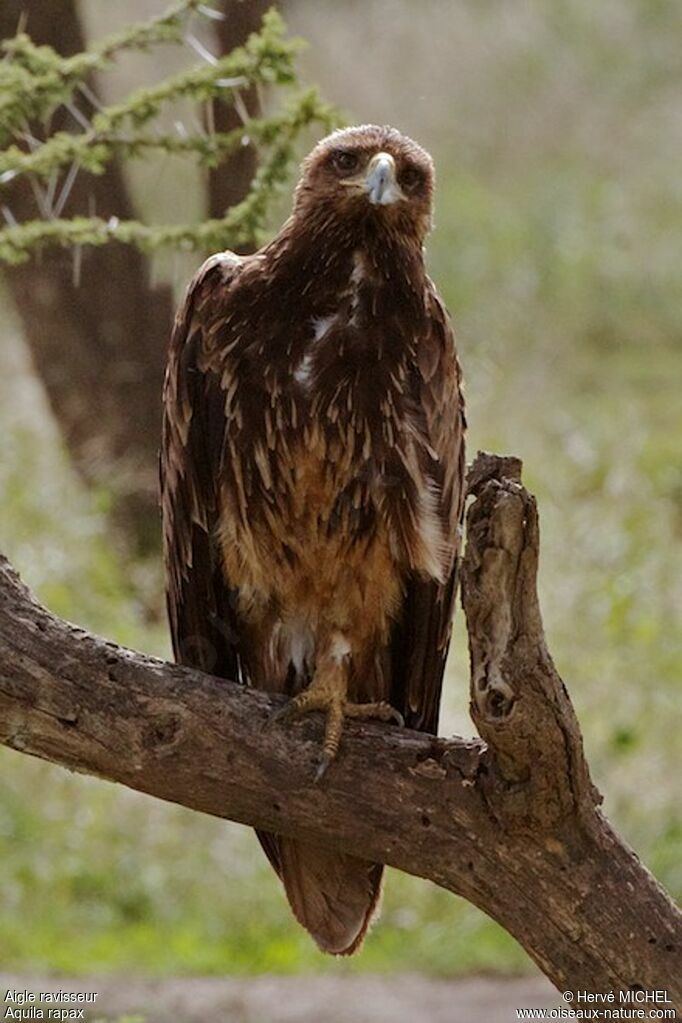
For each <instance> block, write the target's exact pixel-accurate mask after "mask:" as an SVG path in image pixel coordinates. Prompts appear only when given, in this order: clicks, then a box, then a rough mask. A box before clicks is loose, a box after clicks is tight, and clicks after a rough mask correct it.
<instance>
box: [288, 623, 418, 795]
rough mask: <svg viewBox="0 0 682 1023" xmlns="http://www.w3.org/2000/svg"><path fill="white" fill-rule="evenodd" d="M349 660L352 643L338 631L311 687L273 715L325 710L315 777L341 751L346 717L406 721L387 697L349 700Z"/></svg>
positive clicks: (291, 714)
mask: <svg viewBox="0 0 682 1023" xmlns="http://www.w3.org/2000/svg"><path fill="white" fill-rule="evenodd" d="M350 664H351V657H350V647H349V645H348V643H347V642H346V640H345V639H344V637H343V636H341V635H339V634H338V633H337V634H336V635H335V636H333V637H332V639H331V642H330V643H329V644H328V645H327V646H326V649H325V650H324V652H323V653H322V655H321V656H320V657H318V660H317V665H316V667H315V673H314V675H313V679H312V682H311V683H310V685H309V686H308V688H307V689H304V690H303V692H301V693H298V695H297V696H294V697H293V699H291V700H290V701H289V703H288V704H287V705H286V706H285V707H283V708H282V710H280V711H278V712H277V714H275V716H274V720H276V721H286V720H291V719H292V718H294V717H298V715H299V714H306V713H308V711H311V710H321V711H323V712H324V713H325V714H326V722H325V731H324V743H323V746H322V756H321V757H320V763H319V767H318V769H317V773H316V775H315V780H316V781H319V779H320V778H321V777H322V776H323V775H324V773H325V772H326V770H327V768H328V767H329V765H330V764H331V762H332V761H333V760H334V758H335V757H336V754H337V753H338V751H339V744H340V742H341V734H342V732H343V720H344V717H353V718H376V719H378V720H380V721H393V722H394V723H395V724H398V725H401V726H402V725H403V724H404V721H403V717H402V714H401V713H400V711H398V710H396V709H395V707H392V706H391V705H390V704H389V703H386V702H385V701H378V702H375V703H351V702H350V701H349V700H348V698H347V697H348V682H349V677H350Z"/></svg>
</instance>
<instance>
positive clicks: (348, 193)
mask: <svg viewBox="0 0 682 1023" xmlns="http://www.w3.org/2000/svg"><path fill="white" fill-rule="evenodd" d="M433 187H434V169H433V160H432V159H431V157H430V156H429V154H428V153H427V152H426V150H425V149H422V147H421V146H419V145H417V143H416V142H413V141H412V139H410V138H408V137H407V136H406V135H402V134H401V133H400V132H399V131H396V129H395V128H389V127H386V126H384V127H379V126H377V125H374V124H365V125H361V126H360V127H357V128H344V129H342V130H340V131H335V132H333V134H331V135H328V136H327V138H324V139H322V141H321V142H319V143H318V144H317V145H316V146H315V148H314V149H313V151H312V152H311V153H310V154H309V156H308V157H307V158H306V160H305V161H304V163H303V173H302V175H301V180H300V181H299V184H298V187H297V189H296V197H295V203H294V215H295V216H296V217H297V218H300V217H303V218H306V219H307V218H308V217H313V218H314V219H315V220H316V221H317V222H318V223H320V222H323V223H326V224H327V225H328V226H330V227H332V226H338V225H340V224H343V226H344V227H345V229H346V230H349V229H353V228H357V229H361V228H363V227H369V228H370V229H374V230H375V231H376V232H377V233H378V234H379V235H380V234H381V233H382V229H388V230H390V231H399V232H400V233H401V234H402V235H404V236H405V235H406V236H408V237H410V238H412V239H414V240H415V241H418V242H419V243H421V242H422V241H423V239H424V236H425V235H426V233H427V231H428V230H429V228H430V226H431V206H432V199H433Z"/></svg>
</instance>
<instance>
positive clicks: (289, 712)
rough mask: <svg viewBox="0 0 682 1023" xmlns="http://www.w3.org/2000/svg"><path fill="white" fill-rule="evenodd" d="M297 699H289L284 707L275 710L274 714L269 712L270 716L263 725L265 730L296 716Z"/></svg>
mask: <svg viewBox="0 0 682 1023" xmlns="http://www.w3.org/2000/svg"><path fill="white" fill-rule="evenodd" d="M296 710H297V708H296V701H295V700H287V702H286V703H285V704H284V706H283V707H280V708H279V709H278V710H276V711H273V713H272V714H268V717H267V719H266V721H265V724H264V725H263V731H266V730H267V729H269V728H272V727H273V725H281V724H283V723H285V722H287V721H291V720H293V718H294V717H295V716H296Z"/></svg>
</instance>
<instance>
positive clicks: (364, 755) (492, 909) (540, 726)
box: [0, 456, 682, 1005]
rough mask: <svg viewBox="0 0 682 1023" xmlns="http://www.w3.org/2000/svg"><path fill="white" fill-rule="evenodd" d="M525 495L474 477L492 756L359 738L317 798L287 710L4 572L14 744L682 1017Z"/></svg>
mask: <svg viewBox="0 0 682 1023" xmlns="http://www.w3.org/2000/svg"><path fill="white" fill-rule="evenodd" d="M519 479H520V463H518V461H517V460H509V459H499V458H496V457H495V456H479V458H478V459H477V461H476V463H475V464H474V467H473V469H472V471H471V473H470V488H471V492H472V493H473V495H474V501H473V503H472V505H471V508H470V510H469V516H468V542H467V551H466V556H465V559H464V564H463V573H462V574H463V603H464V607H465V612H466V617H467V625H468V630H469V638H470V649H471V660H472V711H473V716H474V719H475V720H476V722H477V724H478V726H479V728H480V730H481V733H482V734H483V736H484V737H485V739H486V742H487V745H486V744H485V743H484V742H483V741H481V740H479V739H475V740H470V741H467V740H464V739H452V740H444V739H437V738H434V737H430V736H426V735H423V734H419V733H415V732H408V731H399V730H397V729H394V728H388V727H382V726H379V725H369V724H359V723H358V722H352V721H349V722H348V724H347V727H346V731H345V733H344V745H343V749H342V752H341V755H340V757H339V760H338V761H337V762H336V763H335V764H334V765H333V767H332V769H331V770H330V771H329V773H328V775H327V776H326V778H325V781H324V783H323V784H321V785H314V784H313V783H312V778H313V774H314V759H315V756H316V755H317V753H318V752H319V743H320V741H321V729H320V724H319V722H317V721H314V720H305V721H302V722H299V723H296V724H294V725H291V726H287V727H279V726H271V727H265V726H266V723H267V722H268V718H269V715H270V714H271V713H272V711H273V710H274V709H275V708H276V707H277V706H278V705H279V704H280V702H281V698H279V697H276V696H269V695H268V694H265V693H259V692H255V691H252V690H248V689H244V688H242V687H240V686H238V685H236V684H235V683H232V682H227V681H224V680H220V679H215V678H211V677H208V676H205V675H202V674H201V673H199V672H196V671H191V670H188V669H186V668H182V667H178V666H174V665H170V664H164V663H162V662H160V661H157V660H154V659H152V658H148V657H144V656H142V655H140V654H136V653H133V652H131V651H128V650H123V649H121V648H119V647H117V646H116V645H115V644H113V643H108V642H106V641H104V640H102V639H99V638H98V637H96V636H92V635H90V634H88V633H87V632H85V631H84V630H82V629H78V628H75V627H74V626H72V625H69V624H67V623H65V622H63V621H61V620H59V619H58V618H56V617H54V616H53V615H51V614H50V613H49V612H48V611H46V610H45V609H44V608H42V607H40V605H39V604H37V603H36V601H35V600H34V599H33V598H32V597H31V596H30V594H29V593H28V591H27V590H26V589H25V587H23V585H22V584H21V583H20V581H19V579H18V578H17V576H16V575H15V574H14V572H13V571H12V569H11V568H10V566H9V564H8V563H7V562H6V561H1V562H0V742H3V743H4V744H5V745H7V746H10V747H12V748H13V749H16V750H21V751H23V752H25V753H29V754H32V755H33V756H38V757H41V758H43V759H46V760H49V761H52V762H54V763H57V764H62V765H63V766H65V767H68V768H71V769H73V770H77V771H84V772H86V773H90V774H95V775H98V776H100V777H102V778H107V779H109V780H112V781H117V782H121V783H123V784H125V785H128V786H130V787H131V788H134V789H137V790H139V791H141V792H147V793H149V794H151V795H154V796H157V797H159V798H161V799H166V800H170V801H172V802H176V803H180V804H182V805H184V806H187V807H190V808H192V809H195V810H199V811H202V812H204V813H210V814H213V815H215V816H218V817H224V818H229V819H231V820H236V821H240V822H242V823H244V824H250V825H254V826H257V827H259V828H263V829H265V830H269V831H275V832H280V833H282V834H286V835H294V836H296V837H297V838H301V839H310V840H314V841H318V842H323V843H325V844H328V845H330V846H333V847H334V848H337V849H339V850H343V851H345V852H349V853H354V854H356V855H360V856H363V857H365V858H367V859H374V860H380V861H383V862H385V863H388V864H390V865H391V866H394V867H397V868H399V869H401V870H405V871H408V872H409V873H412V874H416V875H419V876H421V877H425V878H429V879H430V880H432V881H434V882H435V883H436V884H439V885H441V886H442V887H443V888H447V889H448V890H450V891H452V892H455V893H457V894H459V895H462V896H463V897H464V898H466V899H468V900H469V901H470V902H472V903H474V904H475V905H477V906H479V907H480V908H481V909H483V910H484V911H485V912H486V913H488V914H489V915H490V916H491V917H493V918H494V919H495V920H497V921H498V922H499V923H500V924H502V926H503V927H505V928H506V929H507V930H508V931H509V932H510V933H511V934H513V935H514V936H515V937H516V938H517V939H518V940H519V942H520V943H521V944H522V945H523V947H524V948H525V949H526V950H527V951H528V952H529V954H530V955H531V956H532V957H533V959H534V960H535V961H536V963H537V964H538V966H539V967H540V968H541V969H542V970H543V971H544V972H545V973H546V974H547V976H548V977H549V978H550V979H551V980H552V981H553V982H554V983H555V984H556V985H557V987H558V988H560V989H561V990H572V991H577V990H588V991H591V992H606V991H609V990H614V991H618V990H624V991H627V990H630V989H639V988H644V989H647V990H650V989H665V990H667V992H668V994H669V997H670V998H671V999H673V1001H674V1000H677V1004H678V1005H679V1004H680V1000H681V998H682V989H681V988H682V968H681V966H682V963H681V957H680V948H681V947H682V922H681V920H680V916H679V915H678V914H677V912H676V910H675V908H674V906H673V904H672V902H671V901H670V899H669V898H668V897H667V896H666V894H665V893H664V892H663V890H662V889H661V888H660V887H659V886H658V885H657V883H656V882H655V880H654V879H653V878H652V877H651V875H650V874H649V873H648V871H647V870H646V869H645V868H644V867H643V866H642V865H641V864H640V862H639V860H638V859H637V857H636V856H635V854H634V853H633V852H632V851H631V850H630V849H628V847H627V846H626V845H625V844H624V843H623V842H622V840H621V839H620V838H619V837H618V836H617V835H616V834H615V833H614V832H613V830H612V829H611V828H610V826H609V824H608V823H607V821H606V820H605V819H604V818H603V817H602V815H601V814H600V812H599V810H598V808H597V804H598V802H599V796H598V794H597V793H596V791H595V789H594V787H593V786H592V784H591V782H590V780H589V772H588V768H587V765H586V763H585V759H584V755H583V750H582V741H581V737H580V731H579V727H578V724H577V721H576V718H575V715H574V713H573V710H572V707H571V704H570V701H569V698H568V695H567V693H566V690H565V688H564V686H563V683H562V682H561V680H560V679H559V677H558V675H557V673H556V670H555V669H554V667H553V665H552V662H551V659H550V657H549V654H548V653H547V649H546V645H545V641H544V637H543V633H542V624H541V619H540V612H539V608H538V602H537V593H536V569H537V558H538V526H537V514H536V510H535V503H534V501H533V499H532V497H530V496H529V495H528V494H527V493H526V491H525V490H524V489H523V487H522V486H521V484H520V482H519ZM616 998H618V996H617V995H616Z"/></svg>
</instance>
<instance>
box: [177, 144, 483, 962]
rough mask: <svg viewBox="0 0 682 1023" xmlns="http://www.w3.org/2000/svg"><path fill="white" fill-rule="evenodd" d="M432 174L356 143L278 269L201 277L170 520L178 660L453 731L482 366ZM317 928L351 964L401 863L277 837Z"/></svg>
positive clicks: (278, 852) (217, 270)
mask: <svg viewBox="0 0 682 1023" xmlns="http://www.w3.org/2000/svg"><path fill="white" fill-rule="evenodd" d="M433 187H434V171H433V163H432V161H431V158H430V156H429V155H428V154H427V153H426V152H425V151H424V150H423V149H422V148H421V147H420V146H418V145H417V144H416V143H415V142H413V141H412V140H411V139H409V138H406V137H405V136H404V135H402V134H400V133H399V132H398V131H396V130H394V129H392V128H387V127H375V126H363V127H358V128H349V129H347V130H344V131H337V132H335V133H334V134H332V135H330V136H329V137H328V138H326V139H324V140H323V141H322V142H320V143H319V144H318V145H317V146H316V147H315V148H314V149H313V151H312V152H311V154H310V155H309V156H308V158H307V159H306V160H305V162H304V164H303V169H302V176H301V179H300V182H299V184H298V187H297V189H296V193H295V200H294V207H293V213H292V215H291V217H290V218H289V220H287V222H286V223H285V224H284V226H283V227H282V229H281V231H280V232H279V234H278V235H277V236H276V237H275V238H274V239H273V241H271V242H270V243H269V244H268V245H266V246H265V248H263V249H261V250H260V251H259V252H257V253H255V254H254V255H249V256H237V255H234V254H233V253H231V252H221V253H218V254H217V255H214V256H212V257H211V258H210V259H208V260H207V261H206V262H205V263H204V265H203V266H202V267H201V269H200V270H199V271H198V273H197V274H196V276H195V277H194V279H193V281H192V282H191V284H190V286H189V289H188V292H187V296H186V298H185V301H184V304H183V306H182V308H181V309H180V311H179V313H178V316H177V319H176V323H175V328H174V331H173V335H172V339H171V343H170V354H169V362H168V370H167V375H166V383H165V390H164V403H165V417H164V432H163V450H162V459H161V461H162V473H161V476H162V507H163V532H164V546H165V562H166V573H167V594H168V611H169V617H170V626H171V631H172V636H173V646H174V650H175V656H176V658H177V659H178V661H180V662H182V663H183V664H189V665H193V666H194V667H197V668H201V669H203V670H204V671H207V672H210V673H212V674H214V675H218V676H222V677H225V678H231V679H241V680H243V681H244V682H246V683H248V684H249V685H252V686H256V687H257V688H259V689H265V690H269V691H272V692H277V693H285V694H287V695H288V696H290V697H291V700H290V703H289V704H288V705H287V707H288V709H289V713H301V712H305V711H308V710H321V711H323V713H324V715H325V720H326V729H325V738H324V745H323V750H322V762H321V766H322V769H324V768H325V767H326V765H327V764H328V763H329V762H330V761H331V760H332V758H333V757H334V756H335V754H336V752H337V749H338V746H339V740H340V737H341V732H342V726H343V720H344V716H352V717H377V718H380V719H383V720H391V719H394V720H401V719H402V720H404V721H405V724H406V725H407V726H408V727H410V728H416V729H420V730H422V731H425V732H432V733H435V732H436V728H437V723H438V708H439V702H440V694H441V683H442V678H443V669H444V664H445V658H446V654H447V649H448V643H449V637H450V627H451V618H452V614H453V605H454V591H455V579H456V564H457V557H458V546H459V534H460V529H461V517H462V505H463V495H464V427H465V423H464V411H463V401H462V394H461V388H460V371H459V365H458V362H457V356H456V352H455V345H454V339H453V334H452V330H451V327H450V325H449V322H448V317H447V314H446V311H445V309H444V307H443V304H442V302H441V300H440V298H439V296H438V294H437V292H436V289H435V287H434V285H433V283H432V282H431V281H430V280H429V278H428V276H427V274H426V271H425V269H424V251H423V246H424V239H425V236H426V234H427V232H428V230H429V227H430V225H431V206H432V196H433ZM259 838H260V840H261V843H262V845H263V847H264V849H265V852H266V853H267V856H268V858H269V859H270V862H271V863H272V865H273V867H274V868H275V870H276V871H277V873H278V875H279V876H280V878H281V880H282V882H283V883H284V887H285V890H286V894H287V896H288V898H289V902H290V904H291V908H292V909H293V912H294V914H295V915H296V917H297V919H298V920H299V921H300V922H301V924H303V926H304V927H306V928H307V929H308V930H309V932H310V933H311V934H312V936H313V937H314V939H315V941H316V942H317V944H318V945H319V947H320V948H321V949H323V950H324V951H327V952H332V953H336V954H349V953H351V952H353V951H355V950H356V949H357V948H358V947H359V945H360V944H361V942H362V939H363V937H364V934H365V932H366V930H367V927H368V924H369V921H370V919H371V917H372V915H373V913H374V911H375V909H376V905H377V901H378V898H379V891H380V886H381V876H382V870H383V867H382V866H381V865H380V864H375V863H370V862H368V861H366V860H363V859H360V858H356V857H354V856H347V855H345V854H342V853H340V852H335V851H333V850H332V849H330V848H327V847H322V846H318V845H313V844H311V843H307V842H306V843H303V842H299V841H296V840H293V839H290V838H284V837H282V836H277V835H272V834H263V833H261V834H260V835H259Z"/></svg>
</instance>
